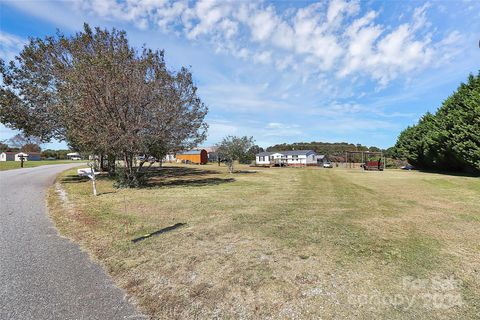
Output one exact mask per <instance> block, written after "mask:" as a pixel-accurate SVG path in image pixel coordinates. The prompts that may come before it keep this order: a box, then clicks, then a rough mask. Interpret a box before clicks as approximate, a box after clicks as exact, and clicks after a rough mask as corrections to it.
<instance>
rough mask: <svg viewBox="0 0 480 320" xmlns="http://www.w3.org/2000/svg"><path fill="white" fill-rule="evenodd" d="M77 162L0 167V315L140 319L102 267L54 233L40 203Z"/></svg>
mask: <svg viewBox="0 0 480 320" xmlns="http://www.w3.org/2000/svg"><path fill="white" fill-rule="evenodd" d="M74 166H78V163H77V164H59V165H47V166H41V167H36V168H24V169H16V170H8V171H0V319H2V320H9V319H12V320H13V319H15V320H22V319H38V320H43V319H88V320H93V319H101V320H108V319H115V320H117V319H145V317H144V316H142V315H141V314H140V313H139V312H138V311H137V310H136V309H135V307H134V306H133V305H132V304H131V303H129V302H128V301H127V300H126V297H125V294H124V292H123V291H122V290H120V289H119V288H118V287H116V286H115V285H114V283H113V282H112V280H111V279H110V278H109V277H108V276H107V274H106V273H105V271H104V270H103V269H102V268H101V267H100V266H99V265H97V264H96V263H94V262H92V261H91V260H90V259H89V257H88V255H87V254H86V253H85V252H83V251H81V250H80V248H79V246H78V245H76V244H74V243H73V242H71V241H69V240H68V239H66V238H63V237H61V236H59V235H58V233H57V230H56V229H55V228H54V226H53V224H52V222H51V221H50V219H49V217H48V215H47V212H46V207H45V194H46V189H47V187H48V186H50V185H51V184H52V183H53V182H54V180H55V176H56V175H57V174H58V173H60V172H62V171H63V170H66V169H68V168H71V167H74Z"/></svg>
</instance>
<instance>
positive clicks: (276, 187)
mask: <svg viewBox="0 0 480 320" xmlns="http://www.w3.org/2000/svg"><path fill="white" fill-rule="evenodd" d="M241 169H242V170H250V169H249V168H247V167H242V168H241ZM254 171H255V172H251V173H246V172H244V173H238V174H233V175H229V174H228V173H226V170H225V168H224V167H221V168H219V167H217V166H216V165H208V166H190V167H177V166H173V167H169V168H166V169H163V171H160V172H159V176H157V177H155V178H154V179H152V184H151V185H150V188H144V189H137V190H125V189H123V190H118V189H114V188H113V187H112V182H111V181H109V180H107V179H103V180H100V181H99V183H98V189H99V191H100V193H101V194H100V196H99V197H97V198H93V197H92V196H90V192H91V190H90V188H91V186H90V183H89V182H88V181H86V182H84V181H77V180H76V179H75V178H73V177H72V176H70V175H71V174H73V172H67V173H65V174H64V175H63V176H62V177H61V178H60V179H59V181H60V184H61V186H62V188H63V189H64V190H65V191H66V192H67V193H68V204H62V201H61V199H60V198H59V197H58V196H57V194H56V191H55V189H52V190H51V193H50V197H49V204H50V208H51V213H52V216H53V218H54V220H55V222H56V223H57V226H58V227H59V228H60V230H61V231H62V232H63V233H65V234H66V235H68V236H70V237H72V238H73V239H75V240H76V241H78V242H79V243H81V244H82V245H83V246H84V247H85V248H86V249H87V250H88V251H89V252H91V253H92V256H93V257H95V258H96V259H97V260H98V261H100V262H101V263H102V264H103V265H104V266H105V267H106V268H107V270H108V271H109V272H110V274H111V275H112V276H113V278H114V279H115V281H116V282H117V283H118V284H119V285H120V286H121V287H123V288H124V289H125V290H126V291H127V292H128V293H129V294H130V295H131V296H133V297H134V298H135V299H136V301H138V304H139V306H140V308H141V309H142V310H144V311H145V312H146V313H148V314H150V315H151V316H152V318H153V319H173V318H176V319H204V318H222V319H223V318H227V319H238V318H241V319H259V318H261V319H292V318H294V319H317V318H322V319H338V318H349V319H352V318H355V319H372V318H373V319H378V318H382V319H410V318H417V319H452V318H456V319H475V318H478V316H479V310H480V302H479V299H478V297H479V296H480V257H479V255H478V252H479V249H480V233H479V232H478V229H479V226H480V201H478V199H479V196H480V181H479V179H478V178H470V177H461V176H447V175H438V174H429V173H421V172H403V171H395V170H392V171H385V172H362V171H360V170H358V169H355V170H342V169H332V170H327V169H318V168H271V169H258V168H255V170H254ZM178 222H185V223H187V226H185V227H182V228H179V229H176V230H174V231H170V232H167V233H164V234H161V235H159V236H156V237H152V238H149V239H147V240H144V241H141V242H138V243H136V244H133V243H131V241H130V240H131V239H133V238H135V237H137V236H141V235H144V234H146V233H150V232H153V231H155V230H158V229H161V228H164V227H167V226H170V225H173V224H175V223H178ZM412 279H416V280H417V282H416V283H414V284H416V286H413V285H412V282H410V280H412ZM442 279H443V280H442ZM445 279H446V280H452V281H453V283H452V281H450V282H448V281H445ZM406 280H408V281H406ZM422 280H424V281H423V282H421V281H422ZM449 283H450V284H452V286H451V287H446V286H445V285H447V284H449ZM419 284H420V285H419ZM422 284H423V285H422ZM438 284H443V285H444V287H439V286H438ZM365 299H369V300H365ZM392 299H396V300H392ZM400 299H401V300H400ZM444 299H457V300H444ZM440 302H446V303H444V304H440ZM456 302H462V303H461V304H460V303H456ZM410 303H411V305H409V304H410Z"/></svg>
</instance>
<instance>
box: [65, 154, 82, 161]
mask: <svg viewBox="0 0 480 320" xmlns="http://www.w3.org/2000/svg"><path fill="white" fill-rule="evenodd" d="M67 158H68V159H70V160H80V159H81V157H80V153H78V152H70V153H67Z"/></svg>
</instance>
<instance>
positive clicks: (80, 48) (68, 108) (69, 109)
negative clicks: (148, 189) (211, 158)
mask: <svg viewBox="0 0 480 320" xmlns="http://www.w3.org/2000/svg"><path fill="white" fill-rule="evenodd" d="M0 76H1V77H2V79H3V83H2V84H1V86H0V122H1V123H4V124H6V125H7V126H9V127H11V128H15V129H19V130H22V131H23V132H24V133H25V134H26V135H28V136H37V137H40V138H41V140H42V142H46V141H50V140H51V139H54V138H55V139H57V140H60V141H66V142H67V143H68V145H69V147H70V148H72V149H73V150H76V151H79V152H80V153H83V154H95V155H99V156H100V158H102V159H108V161H107V162H108V164H109V166H108V168H107V169H108V170H109V171H110V172H111V173H115V176H116V177H117V178H118V181H117V182H118V183H117V185H118V186H128V187H134V186H138V185H140V184H141V183H142V182H143V181H144V177H145V176H146V175H145V172H146V171H147V168H148V167H147V165H145V166H144V164H148V163H149V162H147V159H151V158H152V157H154V158H157V159H161V158H162V157H163V156H164V155H165V154H166V153H167V152H170V151H172V152H174V151H177V150H182V149H188V148H190V147H193V146H195V145H198V144H199V143H201V142H202V141H204V140H205V137H206V130H207V124H206V123H205V121H204V118H205V116H206V114H207V111H208V109H207V107H206V106H205V105H204V103H203V102H202V101H201V100H200V98H199V97H198V95H197V88H196V86H195V85H194V83H193V79H192V74H191V73H190V71H189V70H188V69H187V68H181V69H180V70H179V71H177V72H175V71H172V70H170V69H169V68H167V66H166V63H165V60H164V52H163V51H158V50H155V51H154V50H151V49H148V48H145V47H143V48H141V50H137V49H135V48H133V47H131V46H130V44H129V42H128V40H127V37H126V33H125V32H124V31H118V30H116V29H113V30H111V31H109V30H103V29H100V28H95V29H94V30H92V29H91V28H90V26H89V25H87V24H85V25H84V30H83V31H82V32H78V33H76V34H75V35H73V36H66V35H63V34H61V33H60V32H58V33H57V34H56V35H55V36H49V37H46V38H45V39H40V38H37V39H30V41H29V43H28V44H27V45H26V46H25V47H24V49H23V50H22V52H21V53H20V54H19V55H18V56H17V57H16V58H15V60H14V61H11V62H10V63H9V64H6V63H5V62H4V61H2V60H1V59H0ZM139 155H142V156H143V157H138V156H139ZM116 160H121V167H120V168H118V170H115V169H116V168H115V166H114V164H115V163H116ZM102 162H103V161H102ZM112 165H113V166H112ZM150 165H151V162H150Z"/></svg>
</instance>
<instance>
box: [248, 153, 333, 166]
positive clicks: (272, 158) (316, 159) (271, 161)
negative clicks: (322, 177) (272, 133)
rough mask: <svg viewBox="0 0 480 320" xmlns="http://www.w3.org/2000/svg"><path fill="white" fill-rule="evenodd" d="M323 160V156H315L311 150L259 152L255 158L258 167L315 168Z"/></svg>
mask: <svg viewBox="0 0 480 320" xmlns="http://www.w3.org/2000/svg"><path fill="white" fill-rule="evenodd" d="M324 159H325V156H324V155H317V153H316V152H315V151H313V150H292V151H277V152H260V153H259V154H257V155H256V156H255V162H256V164H257V165H259V166H317V165H321V164H323V161H324Z"/></svg>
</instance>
